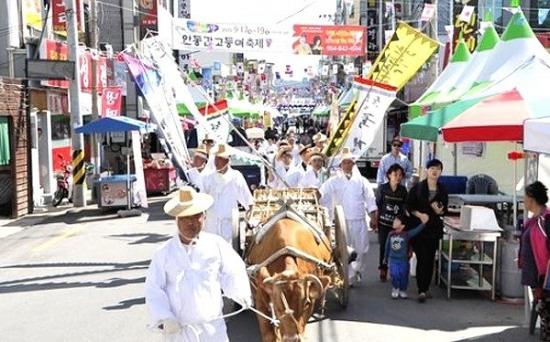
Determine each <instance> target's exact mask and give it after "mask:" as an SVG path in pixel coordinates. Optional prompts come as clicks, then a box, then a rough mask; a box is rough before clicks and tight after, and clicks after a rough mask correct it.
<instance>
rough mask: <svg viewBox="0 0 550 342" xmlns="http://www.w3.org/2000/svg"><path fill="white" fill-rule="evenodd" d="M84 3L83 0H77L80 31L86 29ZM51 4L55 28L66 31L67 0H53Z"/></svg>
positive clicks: (78, 27)
mask: <svg viewBox="0 0 550 342" xmlns="http://www.w3.org/2000/svg"><path fill="white" fill-rule="evenodd" d="M82 5H83V1H82V0H76V15H77V18H78V26H77V29H78V30H79V31H84V11H83V7H82ZM51 6H52V27H53V30H54V31H58V32H63V31H66V30H67V15H66V14H65V0H51Z"/></svg>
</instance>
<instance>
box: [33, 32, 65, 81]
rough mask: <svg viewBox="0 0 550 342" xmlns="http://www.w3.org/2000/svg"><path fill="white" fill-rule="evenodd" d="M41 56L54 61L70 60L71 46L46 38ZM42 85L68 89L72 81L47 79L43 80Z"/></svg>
mask: <svg viewBox="0 0 550 342" xmlns="http://www.w3.org/2000/svg"><path fill="white" fill-rule="evenodd" d="M40 58H41V59H47V60H53V61H67V60H69V47H68V46H67V44H65V43H62V42H58V41H55V40H50V39H46V41H45V42H44V44H43V45H42V48H41V51H40ZM42 85H44V86H47V87H57V88H64V89H68V88H69V86H70V83H69V81H59V80H47V81H42Z"/></svg>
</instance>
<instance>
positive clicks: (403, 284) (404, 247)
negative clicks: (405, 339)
mask: <svg viewBox="0 0 550 342" xmlns="http://www.w3.org/2000/svg"><path fill="white" fill-rule="evenodd" d="M406 218H407V216H406V215H404V214H401V215H399V216H397V217H396V218H395V219H394V220H393V230H392V231H391V232H390V233H389V235H388V239H387V240H386V249H385V250H386V253H385V256H384V261H385V263H386V264H388V261H389V264H390V277H391V283H392V286H393V288H392V292H391V297H392V298H393V299H397V298H399V297H401V298H407V297H408V295H407V287H408V285H409V258H410V256H409V249H410V243H409V240H410V239H411V238H412V237H413V236H415V235H416V234H418V233H420V232H421V231H422V229H424V225H425V224H426V222H428V219H429V216H428V215H427V214H420V216H418V218H419V219H420V221H421V222H422V223H421V224H420V225H418V227H416V228H414V229H412V230H409V231H405V230H404V229H405V222H406Z"/></svg>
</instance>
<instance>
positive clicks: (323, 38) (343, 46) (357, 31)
mask: <svg viewBox="0 0 550 342" xmlns="http://www.w3.org/2000/svg"><path fill="white" fill-rule="evenodd" d="M294 36H295V37H297V38H295V41H294V43H293V44H292V52H293V53H294V54H297V55H325V56H363V55H364V54H365V42H366V38H367V33H366V28H365V27H364V26H352V25H341V26H321V25H294Z"/></svg>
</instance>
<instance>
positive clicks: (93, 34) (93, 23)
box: [90, 0, 101, 175]
mask: <svg viewBox="0 0 550 342" xmlns="http://www.w3.org/2000/svg"><path fill="white" fill-rule="evenodd" d="M98 35H99V34H98V30H97V2H96V0H90V44H91V48H92V49H95V50H96V51H98ZM98 53H99V52H98ZM97 57H98V58H99V54H98V56H97ZM97 74H98V73H97V58H92V121H95V120H97V119H98V118H99V109H98V106H97V102H98V94H97V88H98V87H97V86H98V80H97ZM91 138H92V139H91V142H92V148H91V152H92V164H94V173H95V174H96V175H99V174H100V161H101V156H100V148H99V142H98V139H97V135H96V134H93V135H92V137H91Z"/></svg>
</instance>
